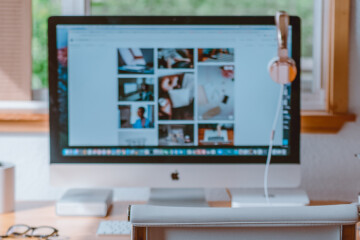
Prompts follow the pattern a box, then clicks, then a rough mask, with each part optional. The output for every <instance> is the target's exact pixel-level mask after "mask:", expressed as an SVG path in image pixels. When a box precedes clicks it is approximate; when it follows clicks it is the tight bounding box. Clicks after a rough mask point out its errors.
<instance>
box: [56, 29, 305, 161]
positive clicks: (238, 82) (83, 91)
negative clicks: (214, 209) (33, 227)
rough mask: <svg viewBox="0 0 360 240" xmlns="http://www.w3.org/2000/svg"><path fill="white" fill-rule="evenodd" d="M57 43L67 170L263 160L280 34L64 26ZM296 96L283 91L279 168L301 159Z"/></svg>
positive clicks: (60, 132) (62, 154)
mask: <svg viewBox="0 0 360 240" xmlns="http://www.w3.org/2000/svg"><path fill="white" fill-rule="evenodd" d="M292 30H293V26H292V25H290V26H289V40H288V48H289V50H290V51H289V54H290V55H292V54H293V49H294V48H293V34H292V33H293V31H292ZM55 34H56V71H57V73H56V83H55V84H53V86H54V88H56V91H53V92H54V94H52V96H51V99H52V101H54V103H53V104H55V105H56V108H55V109H56V110H54V111H56V113H54V114H52V115H53V116H52V117H51V118H52V119H51V122H52V124H53V125H52V126H54V127H55V128H56V132H57V133H56V135H54V136H55V137H56V140H55V141H53V143H54V144H56V151H57V152H58V156H59V158H61V159H62V160H67V161H69V162H71V159H72V160H74V161H75V162H81V160H82V161H86V159H88V160H90V159H94V157H97V158H98V157H101V159H103V161H104V162H107V160H106V159H112V160H111V162H114V161H116V160H115V159H118V160H120V161H126V162H130V163H131V162H132V161H134V162H138V161H139V160H143V161H149V162H151V161H157V162H166V163H171V162H177V163H179V162H181V161H183V160H184V161H186V162H187V163H189V161H190V162H191V161H197V160H198V159H199V158H200V157H202V158H203V157H204V156H207V157H210V158H208V159H211V161H214V159H215V158H216V159H217V161H218V162H227V161H228V160H231V161H240V162H241V161H243V162H252V161H253V162H259V161H260V162H261V161H263V160H264V159H265V156H266V154H267V151H268V144H269V138H270V134H271V132H270V131H271V125H272V121H273V118H274V114H275V109H276V105H277V98H278V95H279V91H280V86H279V85H278V84H276V83H274V82H273V81H272V80H271V78H270V76H269V73H268V71H267V66H268V64H269V62H270V61H271V59H273V58H274V57H276V56H277V44H278V43H277V35H276V27H275V25H273V24H250V23H249V24H196V23H194V24H68V23H66V24H65V23H64V24H57V25H56V33H55ZM297 34H298V33H297ZM296 44H298V43H296ZM49 47H50V48H51V45H49ZM297 48H298V47H297ZM295 51H299V48H298V49H295ZM296 55H298V53H296ZM297 57H298V56H297ZM296 88H297V90H298V88H299V86H296ZM293 90H294V86H292V85H291V84H288V85H286V86H285V91H284V95H283V108H282V110H281V111H282V112H281V117H280V119H279V121H278V124H277V126H276V135H275V140H274V149H273V152H272V154H273V155H274V156H275V157H276V156H278V157H279V158H278V160H279V161H281V159H282V160H283V161H284V160H285V159H287V160H286V161H287V162H291V161H292V160H289V159H288V158H286V157H288V156H290V155H291V152H292V151H295V153H296V151H298V149H296V148H295V149H293V146H294V144H295V145H298V139H297V137H298V136H295V137H291V133H293V134H295V135H296V132H298V115H297V114H296V113H295V114H294V111H298V106H297V105H296V104H298V97H299V96H298V93H297V94H296V95H295V98H296V99H293V98H294V96H293V94H292V91H293ZM50 91H52V90H50ZM55 92H56V93H55ZM50 95H51V93H50ZM294 117H295V119H293V118H294ZM293 121H295V123H293ZM297 135H298V133H297ZM52 139H53V137H52ZM292 141H293V142H292ZM245 157H247V158H245ZM54 161H56V160H54ZM202 161H204V160H202ZM275 161H276V160H275ZM293 161H295V162H296V161H298V159H297V160H296V159H295V160H293Z"/></svg>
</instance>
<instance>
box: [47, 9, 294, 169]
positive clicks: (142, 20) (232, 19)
mask: <svg viewBox="0 0 360 240" xmlns="http://www.w3.org/2000/svg"><path fill="white" fill-rule="evenodd" d="M59 24H61V25H67V24H69V25H75V24H76V25H78V24H81V25H122V24H123V25H154V24H155V25H171V24H173V25H220V26H221V25H274V24H275V21H274V17H273V16H136V17H135V16H131V17H130V16H116V17H115V16H55V17H50V18H49V19H48V51H49V122H50V163H51V164H53V163H123V164H125V163H126V164H132V163H133V164H139V163H141V164H144V163H149V164H151V163H152V164H156V163H157V164H159V163H160V164H199V163H200V164H265V162H266V156H223V155H222V156H216V155H215V156H213V155H212V156H174V155H171V156H86V157H83V156H63V155H62V153H61V150H62V149H60V145H59V133H60V132H59V115H60V114H59V111H58V91H57V90H58V72H57V66H58V62H57V48H56V26H57V25H59ZM290 25H291V26H292V35H291V36H292V50H291V52H292V58H293V59H294V60H295V62H296V66H297V69H300V18H299V17H296V16H291V17H290ZM298 72H300V71H298ZM290 106H291V113H290V114H291V121H290V132H289V135H290V139H289V140H290V154H289V155H288V156H273V157H272V160H271V163H274V164H299V163H300V74H299V73H298V74H297V76H296V79H295V81H294V82H293V83H292V84H291V103H290ZM269 134H270V130H269ZM114 147H116V146H114ZM244 147H245V146H244ZM84 148H86V147H84ZM104 148H111V147H109V146H106V147H104ZM99 159H101V160H99Z"/></svg>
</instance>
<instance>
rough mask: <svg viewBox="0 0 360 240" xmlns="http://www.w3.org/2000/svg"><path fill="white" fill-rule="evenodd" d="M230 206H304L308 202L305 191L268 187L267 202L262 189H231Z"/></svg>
mask: <svg viewBox="0 0 360 240" xmlns="http://www.w3.org/2000/svg"><path fill="white" fill-rule="evenodd" d="M230 192H231V196H232V199H231V207H234V208H237V207H275V206H278V207H280V206H284V207H286V206H304V205H308V204H309V198H308V196H307V194H306V192H305V191H304V190H302V189H298V188H273V189H269V200H270V201H269V203H267V202H266V199H265V195H264V189H263V188H256V189H231V190H230Z"/></svg>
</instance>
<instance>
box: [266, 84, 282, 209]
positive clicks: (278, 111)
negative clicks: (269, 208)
mask: <svg viewBox="0 0 360 240" xmlns="http://www.w3.org/2000/svg"><path fill="white" fill-rule="evenodd" d="M283 95H284V84H280V93H279V100H278V104H277V109H276V113H275V118H274V122H273V125H272V129H271V134H270V142H269V149H268V154H267V158H266V164H265V173H264V194H265V200H266V203H267V204H270V199H269V191H268V176H269V166H270V161H271V154H272V149H273V144H274V138H275V129H276V125H277V122H278V120H279V116H280V113H281V107H282V101H283Z"/></svg>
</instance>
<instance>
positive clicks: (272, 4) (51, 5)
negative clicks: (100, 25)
mask: <svg viewBox="0 0 360 240" xmlns="http://www.w3.org/2000/svg"><path fill="white" fill-rule="evenodd" d="M31 1H32V15H33V16H32V18H33V29H32V30H33V38H32V60H33V64H32V69H33V75H32V88H33V89H38V88H47V86H48V83H47V47H46V45H47V18H48V17H49V16H51V15H61V14H66V15H83V14H88V15H89V14H92V15H273V14H274V13H275V11H276V10H278V9H282V10H286V11H287V12H289V13H290V14H291V15H298V16H300V17H301V18H302V59H301V61H302V63H301V65H302V69H301V71H302V79H301V80H302V108H303V109H308V110H309V109H310V110H312V111H304V110H303V111H302V113H301V116H302V132H337V131H338V130H339V129H340V128H341V126H342V125H343V124H344V122H346V121H353V120H354V119H355V115H353V114H349V113H348V110H347V107H348V102H347V101H348V100H347V99H348V64H347V63H348V50H349V49H348V46H349V44H348V40H349V15H350V0H302V1H299V0H273V1H267V0H222V1H218V0H196V1H192V0H181V1H179V0H137V1H133V0H121V1H119V0H31ZM14 2H15V1H14ZM313 49H315V51H313ZM319 49H321V50H319ZM29 81H30V79H29ZM1 86H6V84H5V82H4V81H2V79H0V87H1ZM28 95H29V94H28ZM16 100H19V99H16ZM4 104H5V105H4ZM15 105H16V104H15ZM15 105H14V106H15ZM16 106H17V105H16ZM15 108H18V107H15ZM2 109H13V107H12V104H10V105H9V103H8V102H0V132H1V131H22V130H24V131H47V129H48V128H47V124H48V123H47V119H48V116H47V115H46V114H39V115H31V114H30V116H29V114H26V113H25V114H24V112H20V113H19V114H17V113H12V114H8V113H7V112H6V111H5V112H4V110H2ZM16 121H18V123H20V122H21V123H22V124H24V127H23V128H21V127H19V126H18V125H17V124H15V122H16ZM24 121H25V122H24ZM29 123H31V124H32V125H33V126H35V125H36V126H37V127H28V126H29ZM31 124H30V125H31ZM11 129H13V130H11Z"/></svg>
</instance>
